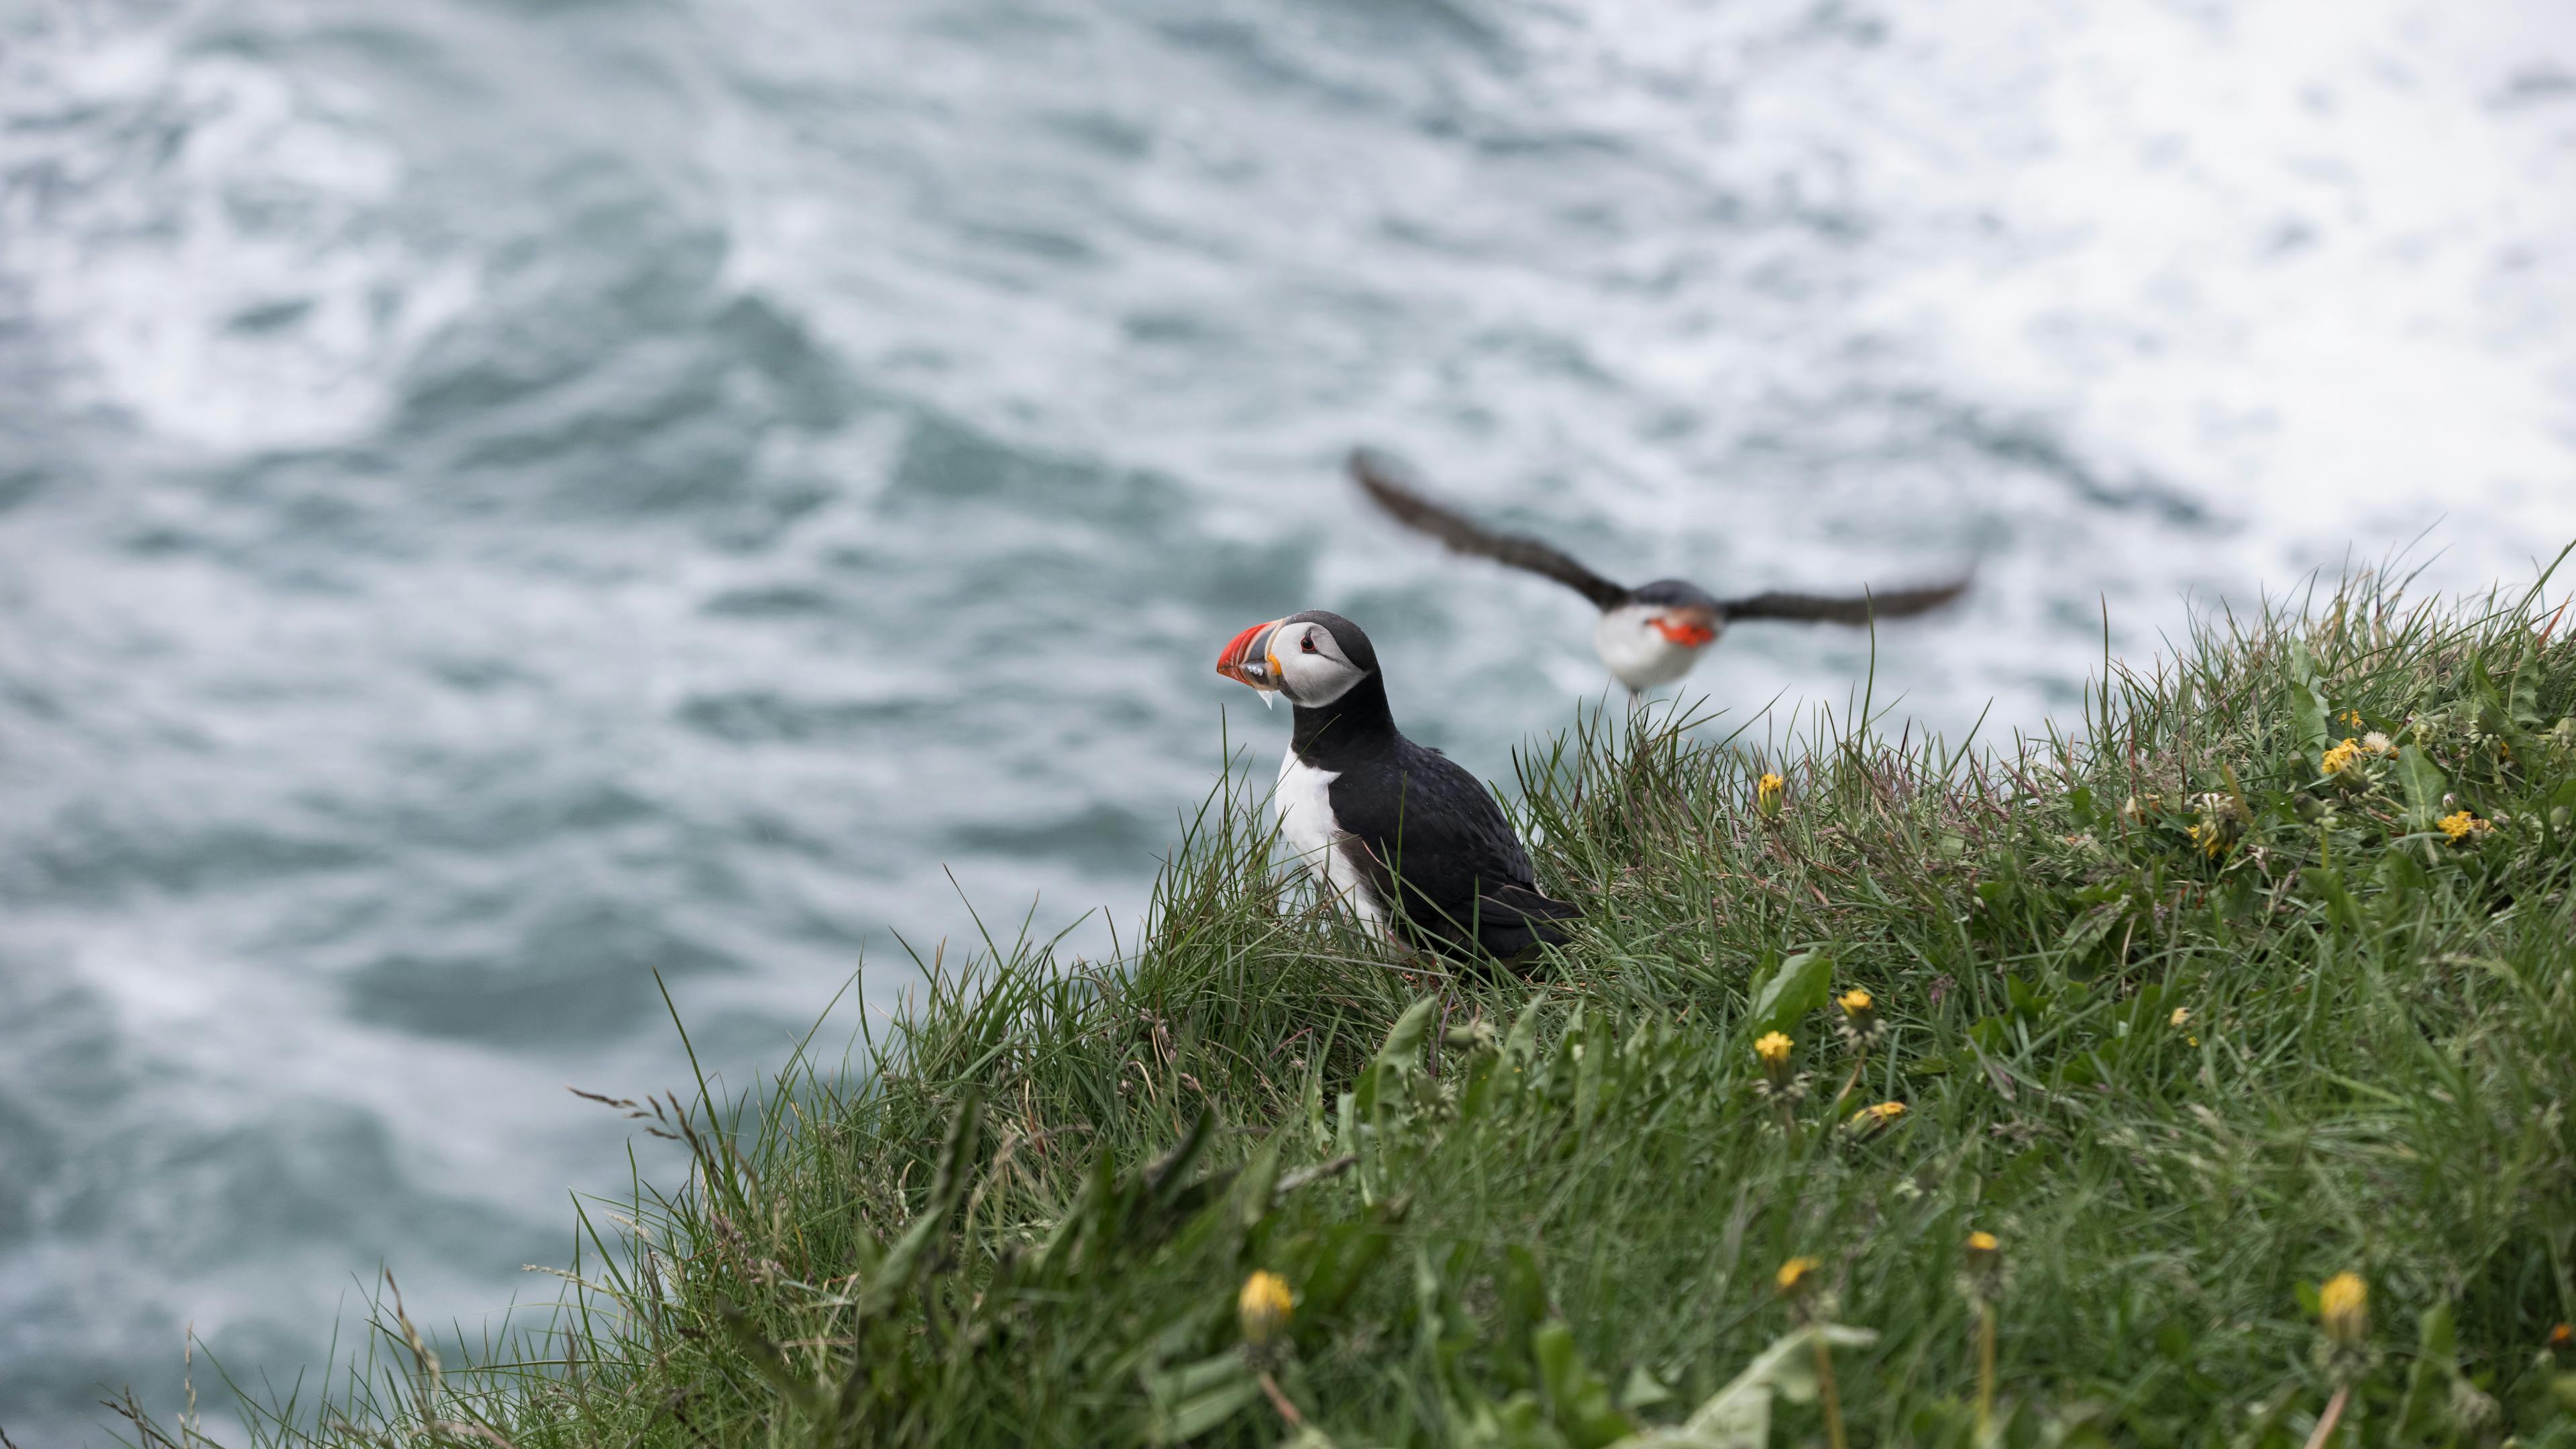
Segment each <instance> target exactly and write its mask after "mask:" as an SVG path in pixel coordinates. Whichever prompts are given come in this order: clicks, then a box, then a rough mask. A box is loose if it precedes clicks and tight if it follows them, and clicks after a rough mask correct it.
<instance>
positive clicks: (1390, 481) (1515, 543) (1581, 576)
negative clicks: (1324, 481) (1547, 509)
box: [1350, 448, 1628, 609]
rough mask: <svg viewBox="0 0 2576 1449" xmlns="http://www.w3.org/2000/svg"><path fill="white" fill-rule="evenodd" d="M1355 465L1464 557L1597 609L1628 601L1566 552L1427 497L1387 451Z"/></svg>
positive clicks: (1415, 524)
mask: <svg viewBox="0 0 2576 1449" xmlns="http://www.w3.org/2000/svg"><path fill="white" fill-rule="evenodd" d="M1350 466H1351V477H1352V479H1353V480H1355V481H1356V482H1358V484H1359V485H1360V487H1362V488H1364V489H1366V490H1367V491H1368V496H1369V497H1371V498H1374V499H1376V500H1377V506H1378V507H1380V508H1383V509H1385V510H1386V511H1387V512H1388V513H1389V514H1390V515H1392V516H1393V517H1394V519H1395V521H1396V522H1398V523H1401V524H1403V525H1404V526H1405V527H1407V528H1411V529H1416V530H1418V531H1420V532H1423V533H1427V534H1429V535H1431V536H1432V537H1433V538H1436V539H1438V540H1440V541H1441V542H1442V543H1445V544H1447V545H1449V547H1450V548H1452V549H1454V550H1456V551H1457V552H1459V553H1468V554H1474V555H1475V556H1476V557H1478V558H1489V559H1492V560H1493V561H1494V562H1496V563H1499V564H1509V565H1511V566H1512V567H1513V568H1516V569H1527V570H1529V571H1530V572H1531V573H1534V574H1544V575H1546V576H1547V577H1548V578H1551V579H1554V580H1556V581H1557V582H1558V583H1560V584H1563V585H1565V586H1566V587H1567V588H1569V589H1572V590H1574V591H1575V592H1576V593H1578V594H1581V595H1582V596H1583V597H1585V598H1587V599H1590V600H1591V601H1592V603H1593V607H1595V608H1601V609H1615V608H1617V607H1619V606H1620V605H1621V604H1624V603H1626V602H1628V591H1627V590H1626V589H1623V588H1621V587H1619V586H1618V585H1617V584H1614V583H1612V582H1610V581H1609V580H1608V579H1605V578H1603V577H1601V576H1600V575H1599V574H1596V573H1594V572H1593V571H1592V570H1590V569H1588V568H1585V567H1584V566H1583V565H1581V564H1579V563H1577V562H1575V561H1574V560H1573V559H1572V558H1570V557H1568V556H1567V555H1566V554H1565V552H1564V551H1563V550H1560V549H1558V548H1556V547H1554V546H1552V545H1549V544H1545V543H1541V542H1539V541H1538V540H1537V539H1535V538H1529V537H1526V536H1524V535H1521V534H1517V533H1496V532H1494V531H1492V530H1491V529H1488V528H1486V527H1484V526H1483V525H1481V524H1479V523H1477V522H1476V521H1475V520H1474V519H1472V518H1469V517H1468V516H1466V515H1465V514H1463V513H1460V512H1458V511H1456V510H1455V509H1452V508H1450V507H1448V506H1447V505H1445V504H1441V503H1436V502H1434V501H1432V500H1431V499H1429V498H1427V497H1425V496H1423V495H1422V494H1421V493H1420V492H1418V491H1417V490H1415V489H1414V488H1413V487H1412V486H1411V484H1410V482H1409V481H1408V480H1407V479H1406V478H1405V476H1404V474H1405V469H1404V467H1403V465H1402V464H1399V463H1397V462H1396V461H1395V460H1394V459H1393V458H1390V457H1388V456H1387V455H1386V454H1384V453H1381V452H1378V451H1377V450H1375V449H1373V448H1361V449H1358V450H1356V451H1355V452H1353V453H1352V454H1351V464H1350Z"/></svg>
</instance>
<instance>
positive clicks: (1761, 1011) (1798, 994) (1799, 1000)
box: [1752, 951, 1834, 1035]
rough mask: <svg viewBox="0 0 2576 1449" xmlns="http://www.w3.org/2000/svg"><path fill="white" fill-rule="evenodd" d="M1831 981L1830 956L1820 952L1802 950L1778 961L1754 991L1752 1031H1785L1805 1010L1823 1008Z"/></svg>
mask: <svg viewBox="0 0 2576 1449" xmlns="http://www.w3.org/2000/svg"><path fill="white" fill-rule="evenodd" d="M1833 984H1834V962H1833V958H1832V957H1830V956H1827V955H1825V954H1824V953H1823V952H1821V951H1801V952H1799V953H1798V954H1797V955H1795V956H1792V957H1790V958H1789V959H1788V960H1786V961H1783V962H1781V963H1780V969H1779V970H1777V971H1774V972H1772V973H1771V975H1770V978H1769V979H1768V980H1766V981H1764V982H1763V983H1762V985H1761V987H1760V988H1759V989H1757V990H1756V991H1755V992H1754V993H1753V1011H1752V1018H1753V1031H1754V1033H1755V1034H1756V1035H1760V1034H1761V1033H1763V1032H1766V1031H1787V1030H1788V1029H1789V1028H1791V1027H1793V1026H1795V1025H1797V1024H1798V1021H1799V1019H1800V1018H1801V1017H1804V1016H1805V1015H1806V1014H1807V1013H1808V1012H1811V1011H1821V1010H1823V1009H1824V1005H1825V998H1826V996H1827V995H1828V994H1829V993H1830V992H1831V991H1832V989H1833Z"/></svg>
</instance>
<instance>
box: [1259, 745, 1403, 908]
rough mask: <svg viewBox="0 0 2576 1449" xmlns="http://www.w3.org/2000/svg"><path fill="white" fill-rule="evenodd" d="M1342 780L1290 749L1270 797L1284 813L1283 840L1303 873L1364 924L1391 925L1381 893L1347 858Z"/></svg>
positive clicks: (1281, 763) (1281, 814) (1280, 833)
mask: <svg viewBox="0 0 2576 1449" xmlns="http://www.w3.org/2000/svg"><path fill="white" fill-rule="evenodd" d="M1340 778H1341V776H1340V775H1339V774H1338V773H1337V772H1335V771H1332V770H1319V769H1316V768H1315V767H1314V766H1312V765H1310V764H1307V763H1306V762H1305V761H1304V760H1301V759H1299V758H1297V751H1296V750H1295V749H1293V748H1292V749H1290V750H1289V751H1288V758H1287V759H1285V760H1282V761H1280V763H1279V785H1278V788H1277V789H1275V790H1273V791H1272V792H1271V795H1270V803H1271V808H1272V809H1274V810H1276V811H1278V812H1279V838H1280V839H1281V840H1282V841H1285V842H1286V843H1287V846H1288V852H1289V854H1290V855H1291V856H1293V857H1295V860H1296V864H1297V866H1298V867H1299V868H1301V869H1304V870H1308V871H1312V872H1313V873H1314V875H1315V878H1316V879H1317V880H1319V881H1321V882H1322V883H1323V886H1324V889H1325V890H1327V891H1329V892H1331V893H1332V894H1334V895H1336V896H1339V897H1340V898H1341V899H1343V900H1344V901H1346V902H1348V903H1349V904H1350V906H1351V908H1352V909H1353V910H1355V911H1357V912H1359V916H1360V919H1361V920H1363V921H1366V922H1368V923H1369V924H1370V925H1377V924H1380V923H1382V922H1383V921H1384V920H1385V919H1386V912H1385V911H1384V910H1383V909H1382V908H1380V906H1379V905H1378V900H1377V893H1376V892H1374V891H1372V890H1370V889H1369V886H1368V882H1367V881H1365V880H1362V879H1361V878H1360V876H1359V873H1358V872H1357V871H1354V870H1353V869H1351V864H1350V862H1349V861H1347V860H1345V859H1343V858H1342V852H1341V839H1342V830H1341V826H1340V824H1339V822H1337V821H1336V820H1335V819H1334V818H1333V782H1334V781H1335V780H1338V779H1340Z"/></svg>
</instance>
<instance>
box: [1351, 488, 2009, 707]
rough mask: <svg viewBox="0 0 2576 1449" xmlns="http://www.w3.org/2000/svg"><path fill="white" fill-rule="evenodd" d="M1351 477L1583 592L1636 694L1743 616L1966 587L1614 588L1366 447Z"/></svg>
mask: <svg viewBox="0 0 2576 1449" xmlns="http://www.w3.org/2000/svg"><path fill="white" fill-rule="evenodd" d="M1350 468H1351V477H1353V478H1354V479H1356V480H1358V482H1359V485H1360V487H1361V488H1363V489H1365V490H1367V492H1368V495H1369V497H1371V498H1374V499H1376V500H1377V504H1378V506H1379V507H1380V508H1383V509H1385V510H1386V511H1387V512H1388V513H1389V514H1392V515H1393V516H1394V518H1395V521H1396V522H1398V523H1401V524H1403V525H1404V526H1406V527H1407V528H1412V529H1417V530H1419V531H1421V532H1423V533H1427V534H1429V535H1431V536H1432V537H1433V538H1436V539H1438V540H1440V541H1441V542H1442V543H1445V544H1447V545H1449V547H1450V548H1452V549H1454V550H1456V551H1457V552H1459V553H1467V554H1474V555H1476V556H1477V557H1479V558H1489V559H1492V560H1494V561H1495V562H1496V563H1503V564H1509V565H1511V566H1512V567H1513V568H1516V569H1527V570H1529V571H1530V572H1531V573H1534V574H1544V575H1546V576H1547V577H1549V578H1551V579H1554V580H1556V581H1557V582H1558V583H1560V584H1563V585H1565V586H1566V587H1568V588H1570V589H1572V590H1574V591H1575V592H1576V593H1578V594H1581V595H1582V596H1583V597H1585V598H1587V599H1590V600H1591V601H1592V605H1593V607H1594V608H1597V609H1599V610H1600V611H1601V618H1600V620H1599V621H1598V622H1597V623H1595V624H1594V625H1593V626H1592V647H1593V649H1594V650H1595V651H1596V652H1598V653H1599V654H1600V656H1601V662H1602V663H1604V664H1606V665H1609V666H1610V672H1611V673H1612V674H1614V675H1617V676H1618V678H1619V682H1620V683H1621V684H1624V685H1626V686H1628V692H1629V693H1630V694H1642V693H1644V692H1645V691H1647V690H1649V689H1652V688H1654V687H1655V686H1656V685H1659V684H1670V683H1672V682H1673V681H1674V680H1676V679H1679V678H1681V677H1682V676H1683V675H1685V674H1688V673H1690V671H1691V666H1692V665H1694V664H1697V663H1698V662H1699V656H1700V651H1701V650H1703V649H1706V648H1707V647H1708V646H1709V645H1711V644H1714V643H1716V642H1717V636H1718V635H1720V634H1723V633H1725V632H1726V626H1727V625H1729V624H1732V623H1735V622H1736V621H1738V620H1741V619H1791V620H1796V621H1798V622H1801V623H1825V624H1867V623H1868V622H1869V621H1870V620H1871V619H1873V618H1878V619H1901V618H1904V617H1905V616H1906V615H1909V614H1920V613H1923V612H1925V611H1927V610H1931V609H1937V608H1939V607H1941V606H1942V605H1943V604H1946V603H1948V602H1950V601H1951V600H1952V599H1955V598H1957V597H1959V595H1960V594H1961V593H1963V592H1965V591H1966V590H1967V587H1968V581H1967V580H1966V579H1964V578H1962V579H1958V580H1954V581H1953V582H1950V583H1946V584H1936V585H1934V586H1932V587H1930V588H1921V589H1891V590H1889V591H1887V592H1885V593H1867V594H1858V595H1852V596H1846V597H1834V596H1829V595H1823V594H1788V593H1777V592H1774V593H1768V594H1755V595H1753V596H1752V597H1750V598H1743V599H1720V598H1716V597H1713V596H1711V595H1710V594H1709V593H1708V591H1707V590H1705V589H1702V588H1701V587H1700V586H1699V585H1697V584H1694V583H1691V582H1689V581H1687V580H1684V579H1657V580H1655V581H1654V582H1653V583H1651V584H1646V585H1643V586H1641V587H1638V588H1633V589H1629V588H1622V587H1620V586H1619V585H1617V584H1614V583H1612V582H1610V581H1609V580H1608V579H1605V578H1603V577H1601V576H1600V575H1599V574H1596V573H1594V572H1593V571H1592V570H1590V569H1588V568H1585V567H1584V566H1583V565H1581V564H1579V563H1577V562H1575V561H1574V560H1573V559H1572V558H1571V557H1569V556H1567V555H1566V554H1565V553H1564V551H1562V550H1560V549H1557V548H1555V547H1552V546H1550V545H1548V544H1545V543H1542V542H1540V541H1539V540H1537V539H1535V538H1527V537H1523V536H1521V535H1518V534H1510V533H1495V532H1492V531H1491V530H1489V529H1486V528H1484V527H1482V526H1481V525H1479V524H1478V523H1476V521H1475V520H1473V519H1471V518H1468V517H1467V516H1466V515H1464V514H1462V513H1459V512H1458V511H1456V510H1455V509H1452V508H1450V507H1448V506H1447V505H1445V504H1441V503H1437V502H1434V501H1433V500H1432V499H1430V498H1427V497H1425V496H1424V495H1423V494H1422V493H1421V492H1419V491H1417V490H1416V489H1415V488H1413V487H1412V486H1411V485H1410V484H1409V483H1408V482H1406V481H1404V480H1403V479H1402V477H1401V474H1402V473H1403V471H1404V470H1403V468H1402V465H1400V464H1398V463H1397V462H1396V461H1395V460H1394V459H1392V458H1389V457H1388V456H1387V455H1385V454H1383V453H1380V452H1377V451H1376V450H1374V449H1370V448H1361V449H1359V450H1358V451H1356V452H1354V453H1352V454H1351V463H1350Z"/></svg>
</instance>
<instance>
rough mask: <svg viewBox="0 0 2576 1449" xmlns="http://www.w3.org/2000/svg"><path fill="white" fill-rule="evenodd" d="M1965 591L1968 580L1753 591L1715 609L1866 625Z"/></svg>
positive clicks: (1734, 615)
mask: <svg viewBox="0 0 2576 1449" xmlns="http://www.w3.org/2000/svg"><path fill="white" fill-rule="evenodd" d="M1967 591H1968V580H1966V579H1959V580H1956V581H1954V582H1951V583H1946V584H1936V585H1934V586H1932V587H1930V588H1925V589H1890V590H1888V591H1887V592H1886V593H1883V594H1858V595H1853V596H1850V597H1842V598H1837V597H1834V596H1831V595H1826V594H1784V593H1779V592H1776V591H1775V592H1773V593H1768V594H1755V595H1754V596H1753V597H1751V598H1749V599H1725V600H1721V601H1720V602H1719V603H1718V606H1717V611H1718V613H1719V614H1721V615H1723V616H1724V617H1725V618H1726V620H1727V622H1729V623H1733V622H1735V621H1737V620H1739V619H1792V620H1796V621H1798V622H1801V623H1809V624H1866V623H1868V622H1869V621H1870V620H1871V619H1872V618H1873V617H1875V618H1880V619H1902V618H1904V617H1905V616H1906V615H1908V614H1921V613H1925V612H1928V611H1930V610H1933V609H1937V608H1939V607H1941V606H1942V605H1943V604H1946V603H1948V602H1950V601H1951V600H1952V599H1955V598H1957V597H1959V596H1960V595H1961V594H1964V593H1966V592H1967Z"/></svg>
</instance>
